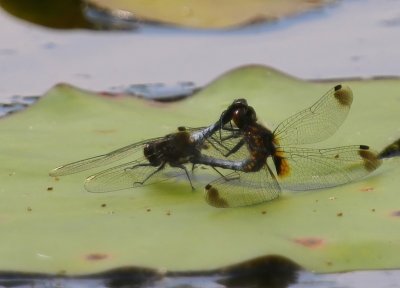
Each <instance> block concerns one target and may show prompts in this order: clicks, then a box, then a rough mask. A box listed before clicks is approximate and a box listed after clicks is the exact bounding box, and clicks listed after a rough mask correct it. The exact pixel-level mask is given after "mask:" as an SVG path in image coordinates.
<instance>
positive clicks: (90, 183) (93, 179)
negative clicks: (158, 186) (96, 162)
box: [85, 161, 186, 193]
mask: <svg viewBox="0 0 400 288" xmlns="http://www.w3.org/2000/svg"><path fill="white" fill-rule="evenodd" d="M182 175H184V176H185V177H186V173H185V171H184V170H183V169H180V168H177V167H170V166H167V165H160V166H152V165H151V164H150V163H148V162H146V161H142V162H138V161H134V162H129V163H124V164H121V165H118V166H115V167H112V168H110V169H107V170H104V171H101V172H99V173H97V174H94V175H92V176H90V177H88V178H87V179H86V181H85V189H86V190H87V191H89V192H93V193H103V192H111V191H117V190H123V189H129V188H136V187H141V186H146V185H151V184H154V183H158V182H162V181H165V180H168V179H171V178H174V177H178V176H182Z"/></svg>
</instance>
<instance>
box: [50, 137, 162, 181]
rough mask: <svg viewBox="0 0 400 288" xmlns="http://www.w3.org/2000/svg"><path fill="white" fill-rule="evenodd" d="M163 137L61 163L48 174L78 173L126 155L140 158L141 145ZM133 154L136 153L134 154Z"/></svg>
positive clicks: (141, 154)
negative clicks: (64, 163)
mask: <svg viewBox="0 0 400 288" xmlns="http://www.w3.org/2000/svg"><path fill="white" fill-rule="evenodd" d="M163 138H164V137H160V138H154V139H149V140H145V141H141V142H137V143H134V144H131V145H128V146H125V147H122V148H119V149H117V150H114V151H112V152H110V153H107V154H103V155H99V156H95V157H91V158H88V159H83V160H80V161H76V162H73V163H69V164H66V165H62V166H60V167H57V168H55V169H53V170H51V171H50V173H49V175H50V176H63V175H69V174H74V173H78V172H81V171H85V170H89V169H92V168H96V167H100V166H103V165H107V164H110V163H113V162H115V161H118V160H121V159H123V158H125V157H128V156H133V157H132V158H134V159H136V158H141V157H143V146H144V145H145V144H146V143H149V142H151V141H159V140H161V139H163ZM135 154H137V155H135Z"/></svg>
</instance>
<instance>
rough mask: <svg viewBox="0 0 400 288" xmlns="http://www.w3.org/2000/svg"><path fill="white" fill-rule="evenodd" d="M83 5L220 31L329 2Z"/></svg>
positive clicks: (133, 0)
mask: <svg viewBox="0 0 400 288" xmlns="http://www.w3.org/2000/svg"><path fill="white" fill-rule="evenodd" d="M87 2H88V3H90V4H92V6H97V7H99V8H101V9H107V10H109V11H111V12H112V11H116V10H124V11H129V12H131V13H132V14H133V15H134V16H135V17H136V18H137V19H139V20H142V21H147V22H156V23H161V24H168V25H175V26H183V27H191V28H201V29H213V28H220V29H221V28H232V27H237V26H244V25H249V24H252V23H257V22H264V21H271V20H277V19H280V18H283V17H287V16H291V15H295V14H298V13H302V12H306V11H309V10H312V9H315V8H320V7H322V6H323V5H326V4H327V3H331V2H333V1H332V0H316V1H306V0H297V1H291V0H283V1H273V0H240V1H229V0H218V1H212V0H192V1H183V0H174V1H172V0H168V1H165V0H152V1H146V0H115V1H110V0H87ZM114 14H115V13H114Z"/></svg>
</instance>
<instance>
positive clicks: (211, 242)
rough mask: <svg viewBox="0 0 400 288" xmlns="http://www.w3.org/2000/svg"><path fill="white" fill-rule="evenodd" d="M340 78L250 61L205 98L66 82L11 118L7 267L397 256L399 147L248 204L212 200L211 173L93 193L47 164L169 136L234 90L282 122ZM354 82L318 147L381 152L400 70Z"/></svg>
mask: <svg viewBox="0 0 400 288" xmlns="http://www.w3.org/2000/svg"><path fill="white" fill-rule="evenodd" d="M335 84H337V82H336V81H335V82H332V83H330V82H326V83H312V82H306V81H301V80H298V79H294V78H292V77H289V76H287V75H284V74H282V73H279V72H277V71H274V70H272V69H269V68H267V67H262V66H247V67H242V68H239V69H237V70H233V71H231V72H229V73H227V74H226V75H223V76H222V77H220V78H218V79H217V80H215V81H214V82H213V83H211V84H210V85H208V86H207V87H206V88H204V89H203V90H202V91H200V92H199V93H198V94H197V95H195V96H193V97H190V98H187V99H186V100H184V101H181V102H174V103H163V104H161V103H156V102H149V101H145V100H141V99H132V98H128V97H123V96H121V97H116V98H110V97H107V96H101V94H97V93H93V92H89V91H83V90H80V89H78V88H76V87H72V86H70V85H67V84H60V85H57V86H55V87H54V88H52V89H51V90H50V91H49V92H48V93H46V95H44V97H43V98H42V99H41V100H40V101H38V102H37V103H36V104H35V105H33V106H32V107H31V108H29V109H26V110H25V111H23V112H20V113H16V114H14V115H12V116H8V117H5V118H3V119H2V120H1V121H0V129H1V131H2V139H1V144H0V147H1V151H3V153H2V154H1V155H0V163H1V164H0V171H1V173H0V183H1V188H0V197H1V199H2V201H1V202H0V234H1V235H2V237H1V238H0V270H1V271H20V272H37V273H63V274H67V275H71V274H86V273H95V272H99V271H104V270H107V269H112V268H116V267H123V266H140V267H149V268H155V269H167V270H175V271H198V270H209V269H213V268H217V267H222V266H227V265H230V264H233V263H238V262H241V261H244V260H248V259H252V258H256V257H260V256H267V255H281V256H284V257H287V258H289V259H291V260H293V261H294V262H296V263H299V264H300V265H301V266H303V267H305V268H306V269H309V270H312V271H317V272H329V271H344V270H354V269H384V268H385V269H387V268H399V267H400V260H399V258H398V257H397V252H398V251H399V249H400V242H399V241H398V239H399V238H400V229H399V228H400V204H399V203H400V194H399V193H398V187H399V186H400V179H399V177H398V174H399V172H400V165H399V164H400V162H399V157H394V158H392V159H390V160H385V161H384V163H383V165H382V166H381V167H380V168H379V169H378V170H377V171H375V172H374V173H373V174H371V175H370V176H369V177H367V178H365V179H363V180H361V181H358V182H354V183H350V184H348V185H344V186H340V187H336V188H332V189H321V190H316V191H307V192H288V191H284V193H283V195H282V197H280V198H279V199H277V200H274V201H271V202H268V203H265V204H262V205H257V206H250V207H246V208H240V209H239V208H238V209H217V208H213V207H211V206H209V205H207V204H206V202H205V201H204V199H203V187H204V185H205V184H206V183H204V181H203V180H202V178H201V177H199V178H198V181H197V182H195V183H194V185H195V187H196V188H197V189H196V191H194V192H192V191H191V189H190V185H189V184H188V183H187V181H179V180H178V181H167V182H163V183H160V184H155V185H151V186H146V187H142V188H138V189H130V190H129V189H128V190H124V191H119V192H113V193H103V194H91V193H87V192H86V191H85V190H84V188H83V180H84V178H85V177H86V176H89V175H90V172H88V173H79V174H74V175H71V176H65V177H60V178H59V179H54V178H51V177H49V176H48V172H49V170H51V169H52V168H54V167H56V166H58V165H60V164H65V163H68V162H72V161H75V160H79V159H83V158H87V157H90V156H95V155H99V154H103V153H104V152H108V151H111V150H113V149H116V148H119V147H122V146H125V145H128V144H130V143H133V142H136V141H141V140H143V139H147V138H151V137H157V136H162V135H165V134H167V133H170V132H173V131H175V129H176V127H177V126H181V125H186V126H190V127H196V126H204V125H208V124H210V123H212V122H214V121H215V120H216V119H217V118H218V117H219V115H220V113H221V111H222V110H223V109H224V108H226V106H227V105H228V104H230V103H231V102H232V100H233V99H235V98H243V97H245V98H246V99H247V100H248V103H249V104H250V105H252V106H253V107H255V108H256V111H257V113H258V117H259V118H260V119H262V120H264V122H266V123H268V124H271V125H272V126H273V125H276V124H278V123H279V122H280V121H282V120H284V119H285V118H287V117H288V116H290V115H292V114H294V113H295V112H297V111H299V110H302V109H303V108H305V107H308V106H309V105H311V104H313V103H314V102H315V101H316V100H317V99H319V97H320V96H321V95H322V94H323V93H324V92H325V91H327V90H328V89H330V88H331V87H332V86H333V85H335ZM344 84H347V85H349V86H350V87H351V88H352V89H353V93H354V102H353V106H352V109H351V111H350V115H349V116H348V118H347V120H346V121H345V123H344V124H343V125H342V127H341V128H340V129H339V131H338V132H337V133H336V134H335V135H334V136H333V137H331V138H330V139H329V140H328V141H325V142H322V143H319V144H318V145H316V146H318V147H321V148H324V147H332V146H339V145H350V144H366V145H370V146H371V147H373V148H375V149H376V150H381V149H382V148H384V147H385V146H386V145H388V144H390V143H391V142H393V140H395V139H397V138H398V136H399V133H400V131H399V124H398V123H399V116H398V107H399V103H400V96H399V94H398V91H399V89H400V81H399V80H396V79H393V80H390V79H381V80H368V81H366V80H364V81H346V82H345V83H344ZM198 170H200V169H198ZM195 173H199V174H198V175H199V176H201V173H202V172H201V171H199V172H196V171H195ZM195 176H196V174H195ZM215 177H218V175H215Z"/></svg>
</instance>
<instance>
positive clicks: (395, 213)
mask: <svg viewBox="0 0 400 288" xmlns="http://www.w3.org/2000/svg"><path fill="white" fill-rule="evenodd" d="M390 215H391V216H393V217H400V210H396V211H393V212H392V213H390Z"/></svg>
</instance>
